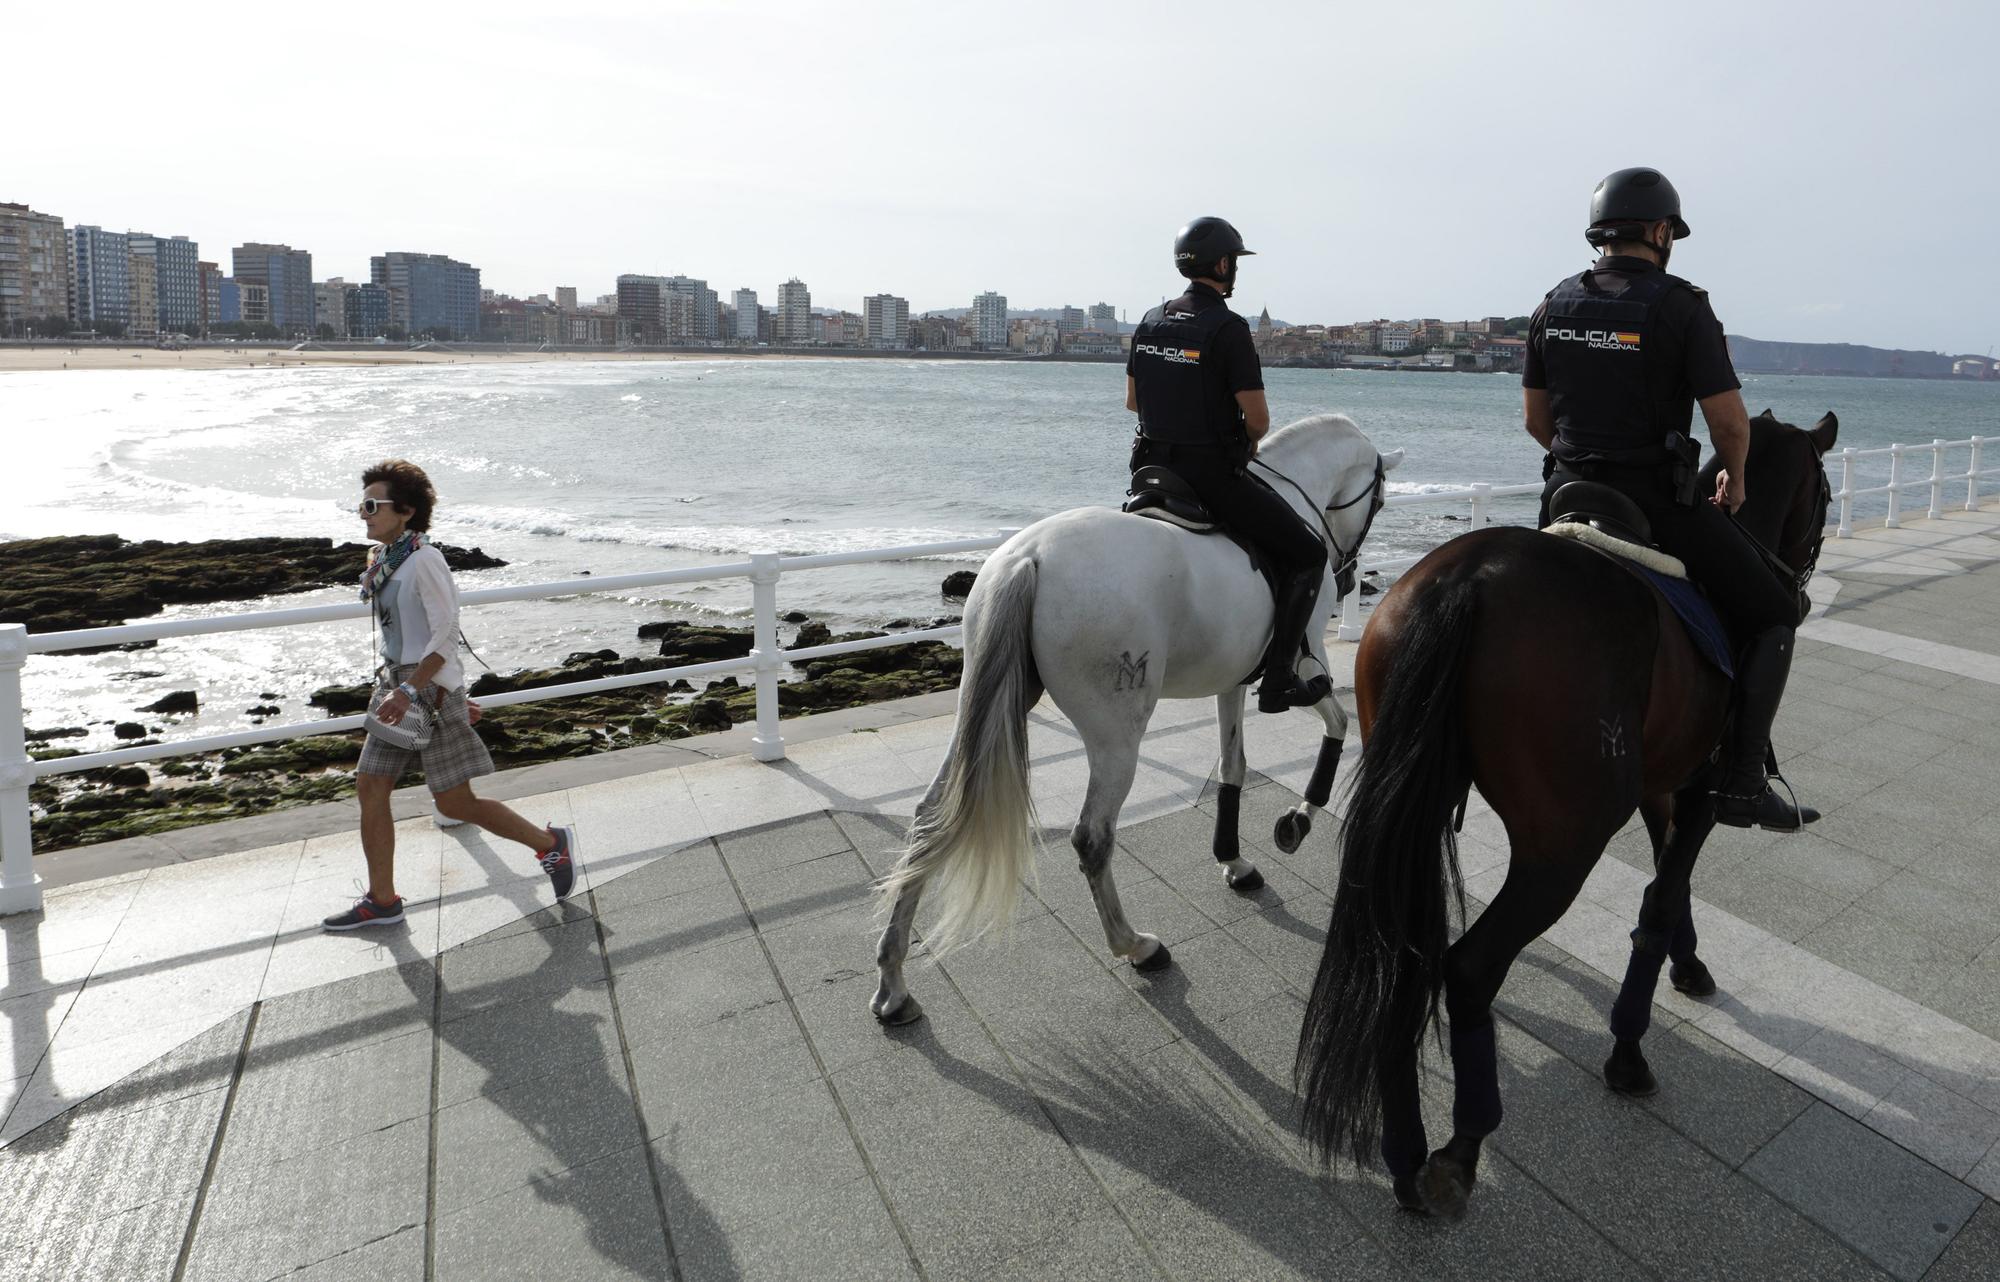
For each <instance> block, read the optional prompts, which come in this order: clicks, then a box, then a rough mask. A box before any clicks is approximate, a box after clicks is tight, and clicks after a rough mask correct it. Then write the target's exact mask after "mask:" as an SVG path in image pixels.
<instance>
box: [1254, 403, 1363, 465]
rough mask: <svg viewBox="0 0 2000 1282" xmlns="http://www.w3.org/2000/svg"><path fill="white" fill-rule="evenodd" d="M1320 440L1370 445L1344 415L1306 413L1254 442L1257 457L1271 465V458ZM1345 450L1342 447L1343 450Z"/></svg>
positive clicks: (1344, 462)
mask: <svg viewBox="0 0 2000 1282" xmlns="http://www.w3.org/2000/svg"><path fill="white" fill-rule="evenodd" d="M1321 441H1325V442H1328V443H1330V444H1335V445H1339V446H1343V447H1347V448H1348V449H1352V448H1353V447H1357V446H1358V447H1362V448H1367V449H1371V450H1372V449H1373V448H1374V447H1373V446H1372V445H1370V444H1369V441H1368V438H1367V437H1366V436H1365V435H1363V434H1362V431H1361V429H1360V428H1359V427H1358V426H1356V425H1355V422H1354V420H1353V419H1351V418H1349V417H1347V415H1345V414H1308V415H1306V417H1304V418H1302V419H1298V420H1296V421H1294V422H1290V423H1287V424H1285V425H1284V426H1283V427H1277V428H1272V429H1271V432H1270V434H1269V435H1268V436H1266V437H1265V438H1264V439H1263V440H1262V441H1259V442H1258V443H1257V456H1258V457H1259V458H1263V459H1267V460H1272V461H1273V465H1274V466H1275V460H1277V459H1281V458H1284V457H1286V456H1287V455H1289V454H1292V453H1293V452H1295V451H1297V450H1300V449H1303V448H1306V446H1307V445H1308V444H1316V443H1318V442H1321ZM1345 452H1346V451H1345V450H1344V451H1343V453H1345ZM1351 461H1352V460H1351V459H1348V458H1345V457H1343V458H1342V459H1341V462H1342V463H1343V464H1346V463H1349V462H1351Z"/></svg>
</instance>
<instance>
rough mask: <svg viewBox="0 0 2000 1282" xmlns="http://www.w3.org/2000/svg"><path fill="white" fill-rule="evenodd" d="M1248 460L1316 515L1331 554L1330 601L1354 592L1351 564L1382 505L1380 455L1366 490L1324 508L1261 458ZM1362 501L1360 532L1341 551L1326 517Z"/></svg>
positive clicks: (1357, 555)
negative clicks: (1364, 514)
mask: <svg viewBox="0 0 2000 1282" xmlns="http://www.w3.org/2000/svg"><path fill="white" fill-rule="evenodd" d="M1250 461H1251V462H1252V463H1255V464H1256V465H1257V466H1258V467H1261V468H1263V469H1264V470H1265V471H1266V472H1269V473H1270V474H1271V475H1272V476H1275V477H1277V478H1278V479H1279V480H1281V481H1283V482H1284V483H1285V484H1287V485H1289V486H1291V487H1292V489H1293V490H1294V491H1296V492H1297V494H1298V496H1299V497H1300V498H1302V499H1304V500H1305V502H1306V506H1307V507H1309V508H1312V509H1313V510H1314V511H1316V512H1318V513H1319V528H1320V529H1321V531H1322V532H1324V533H1325V535H1326V545H1327V548H1328V549H1329V551H1330V553H1331V555H1330V556H1329V558H1328V561H1327V564H1328V565H1330V566H1331V567H1332V568H1333V590H1334V594H1335V595H1334V599H1335V600H1336V601H1338V600H1341V599H1343V598H1345V597H1346V596H1347V595H1348V594H1349V593H1350V592H1352V591H1354V568H1355V563H1356V562H1357V561H1358V560H1359V559H1360V557H1361V545H1362V544H1363V543H1364V542H1366V541H1367V539H1368V531H1369V530H1371V529H1373V528H1374V527H1375V514H1376V513H1378V512H1380V511H1381V510H1382V506H1383V500H1382V476H1383V473H1384V471H1385V469H1384V468H1383V466H1382V455H1381V452H1380V451H1377V452H1376V454H1375V479H1374V480H1373V481H1372V482H1370V483H1369V486H1368V488H1367V489H1365V490H1362V491H1361V492H1360V493H1359V494H1356V495H1355V496H1354V497H1353V498H1351V499H1348V500H1347V501H1346V502H1345V503H1329V504H1328V505H1327V506H1326V507H1324V508H1322V507H1319V506H1318V505H1316V504H1315V503H1314V502H1313V501H1312V496H1311V495H1310V494H1307V493H1306V492H1305V489H1304V487H1303V486H1301V485H1300V484H1299V483H1298V482H1297V481H1294V480H1293V479H1292V478H1291V477H1289V476H1286V475H1285V474H1284V473H1283V472H1280V471H1279V470H1278V469H1277V468H1275V467H1272V466H1271V465H1270V464H1269V463H1266V462H1265V461H1264V460H1263V459H1259V458H1253V459H1251V460H1250ZM1363 499H1368V500H1370V502H1369V504H1368V519H1367V520H1365V521H1363V522H1362V523H1361V533H1360V534H1358V535H1356V536H1355V539H1354V545H1353V547H1351V548H1342V547H1341V546H1340V540H1339V539H1337V538H1335V537H1334V534H1333V526H1331V525H1330V524H1328V523H1327V519H1326V518H1327V515H1328V514H1329V513H1332V512H1345V511H1346V510H1347V509H1348V508H1351V507H1353V506H1354V505H1355V504H1356V503H1359V502H1360V501H1361V500H1363Z"/></svg>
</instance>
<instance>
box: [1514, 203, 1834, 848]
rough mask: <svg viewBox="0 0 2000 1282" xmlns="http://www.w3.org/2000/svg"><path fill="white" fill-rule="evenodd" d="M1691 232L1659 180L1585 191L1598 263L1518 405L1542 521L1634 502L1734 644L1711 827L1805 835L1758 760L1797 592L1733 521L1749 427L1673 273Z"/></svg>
mask: <svg viewBox="0 0 2000 1282" xmlns="http://www.w3.org/2000/svg"><path fill="white" fill-rule="evenodd" d="M1687 235H1688V225H1687V223H1686V222H1684V221H1683V220H1682V218H1681V201H1680V195H1679V194H1678V193H1677V192H1675V190H1674V186H1673V184H1672V183H1670V182H1668V181H1667V179H1666V177H1665V176H1664V175H1663V174H1661V173H1660V172H1659V171H1658V170H1654V169H1621V170H1619V171H1618V172H1617V173H1614V174H1612V175H1610V176H1609V177H1607V178H1606V179H1605V180H1604V181H1603V182H1601V183H1599V184H1598V185H1597V190H1596V191H1595V192H1594V193H1593V194H1592V195H1591V198H1590V227H1589V230H1587V231H1586V232H1585V233H1584V238H1585V239H1586V240H1588V241H1589V242H1590V244H1591V245H1593V246H1595V247H1596V248H1597V249H1598V250H1599V252H1600V254H1601V256H1600V257H1599V258H1598V260H1597V262H1596V263H1595V264H1594V265H1593V266H1592V267H1591V268H1590V270H1588V271H1586V272H1584V273H1582V274H1581V275H1578V276H1573V277H1571V278H1569V279H1567V280H1565V281H1563V282H1562V283H1561V284H1559V285H1557V286H1556V287H1555V288H1554V289H1552V290H1550V291H1549V293H1548V296H1547V297H1546V298H1544V299H1543V300H1542V304H1541V306H1540V307H1538V308H1536V309H1535V314H1534V317H1533V319H1532V320H1531V322H1530V324H1529V327H1528V353H1527V366H1526V371H1525V373H1524V374H1523V375H1522V378H1521V385H1522V388H1523V392H1522V397H1523V402H1524V410H1525V414H1526V418H1527V427H1528V432H1529V434H1530V435H1532V436H1533V437H1534V438H1535V439H1536V440H1537V441H1539V442H1540V443H1541V445H1542V447H1543V448H1544V449H1546V450H1547V451H1548V452H1549V455H1550V458H1549V465H1550V468H1551V469H1552V471H1551V473H1550V475H1549V478H1548V479H1549V485H1548V489H1547V490H1545V491H1544V493H1543V498H1542V519H1543V523H1544V524H1546V523H1547V520H1548V503H1549V499H1550V497H1551V496H1552V495H1553V494H1554V493H1555V491H1556V489H1557V488H1558V487H1560V486H1561V485H1563V484H1565V483H1567V482H1569V481H1573V480H1577V479H1579V478H1581V479H1585V480H1590V481H1596V482H1599V483H1601V484H1605V485H1609V486H1612V487H1613V488H1615V489H1617V490H1619V491H1621V492H1622V493H1624V494H1625V495H1626V496H1627V497H1629V498H1631V499H1632V500H1633V501H1634V502H1636V503H1637V504H1638V505H1639V507H1640V509H1641V510H1642V511H1643V512H1644V513H1645V514H1646V517H1647V518H1648V520H1649V521H1650V522H1651V523H1652V530H1653V537H1654V540H1655V541H1656V542H1657V543H1658V544H1659V546H1660V547H1661V548H1662V549H1663V550H1664V551H1666V552H1668V553H1670V554H1672V555H1674V556H1677V557H1679V558H1680V559H1681V560H1682V561H1683V562H1685V563H1686V565H1687V568H1688V573H1689V575H1690V576H1691V577H1692V578H1693V579H1694V580H1695V581H1696V582H1698V583H1699V584H1701V585H1702V587H1703V588H1704V589H1705V590H1706V591H1707V593H1708V596H1709V599H1710V600H1711V601H1713V602H1714V604H1715V607H1716V610H1717V612H1718V613H1719V614H1720V615H1721V616H1722V619H1723V622H1724V623H1725V624H1726V625H1727V626H1728V627H1729V630H1730V633H1731V635H1732V637H1733V639H1734V641H1735V643H1736V645H1737V647H1738V650H1739V658H1738V663H1737V672H1736V696H1735V697H1736V708H1735V716H1734V719H1733V720H1732V722H1731V726H1730V730H1729V732H1728V735H1727V738H1726V739H1725V741H1724V743H1723V752H1722V775H1721V778H1720V780H1719V782H1718V784H1717V787H1716V791H1715V806H1716V819H1717V820H1718V821H1720V822H1722V823H1725V824H1730V825H1733V826H1735V827H1739V828H1747V827H1749V826H1750V825H1751V824H1753V823H1754V824H1758V825H1761V826H1763V827H1766V828H1774V829H1780V830H1789V829H1795V828H1797V827H1798V826H1799V825H1800V822H1801V816H1800V813H1799V811H1798V810H1797V809H1795V808H1794V807H1793V805H1792V803H1790V802H1788V801H1786V800H1784V799H1783V798H1781V797H1779V796H1778V795H1777V793H1776V792H1774V791H1773V790H1772V789H1771V787H1770V784H1769V782H1768V780H1767V778H1766V775H1765V771H1764V764H1765V758H1766V754H1767V753H1768V751H1769V748H1770V741H1771V723H1772V721H1773V720H1774V719H1775V718H1776V717H1777V714H1778V704H1779V701H1780V700H1781V699H1782V698H1783V697H1784V693H1785V681H1786V678H1787V676H1788V675H1789V673H1790V671H1791V664H1792V642H1793V629H1794V628H1795V627H1796V626H1797V624H1798V621H1799V619H1798V604H1797V596H1796V594H1795V593H1794V591H1793V589H1792V587H1791V585H1789V584H1785V583H1782V582H1780V581H1779V579H1778V578H1777V576H1776V575H1775V574H1773V573H1772V571H1771V570H1770V569H1769V568H1768V567H1767V566H1766V564H1765V562H1764V558H1763V556H1762V555H1761V553H1760V552H1759V551H1758V549H1757V547H1756V545H1755V543H1754V542H1753V541H1752V539H1751V538H1750V536H1749V535H1748V534H1746V533H1745V532H1744V531H1743V530H1741V529H1740V528H1739V527H1738V526H1737V525H1736V523H1735V521H1734V520H1733V519H1731V515H1730V514H1731V513H1733V512H1735V511H1736V509H1737V508H1739V507H1741V506H1742V504H1743V496H1744V493H1745V484H1746V482H1747V480H1748V478H1747V477H1746V476H1745V475H1744V463H1745V458H1746V456H1747V454H1748V451H1749V447H1750V419H1749V415H1748V414H1747V413H1745V411H1744V408H1743V396H1742V393H1741V391H1740V390H1739V389H1740V388H1741V386H1742V385H1741V384H1740V383H1738V382H1737V380H1736V371H1735V370H1734V368H1733V367H1732V366H1731V365H1730V361H1729V348H1728V345H1727V344H1726V342H1725V341H1724V338H1723V333H1722V324H1721V322H1719V321H1718V320H1716V318H1715V313H1714V312H1713V311H1712V310H1710V308H1709V303H1708V295H1707V293H1706V292H1705V291H1703V290H1700V289H1697V288H1695V287H1694V286H1693V285H1691V284H1689V283H1688V282H1687V281H1685V280H1682V279H1681V278H1680V277H1678V276H1671V275H1668V274H1667V271H1666V266H1667V260H1668V259H1669V258H1670V257H1671V256H1672V254H1673V247H1674V242H1675V241H1676V240H1679V239H1681V238H1683V237H1685V236H1687ZM1697 404H1699V405H1700V406H1701V413H1702V418H1703V419H1704V420H1705V421H1706V422H1707V424H1708V436H1709V440H1710V441H1711V442H1712V443H1713V445H1714V446H1715V451H1716V453H1717V454H1718V455H1719V456H1720V457H1721V460H1722V464H1723V468H1724V470H1723V472H1722V474H1721V476H1720V477H1718V485H1717V487H1716V493H1715V494H1713V495H1701V494H1698V493H1696V489H1697V485H1696V478H1697V473H1696V471H1695V465H1696V462H1697V460H1698V458H1699V455H1700V449H1701V447H1700V446H1699V445H1697V444H1695V443H1694V442H1693V440H1692V439H1691V438H1690V437H1689V429H1690V425H1691V424H1692V421H1693V418H1694V407H1695V405H1697Z"/></svg>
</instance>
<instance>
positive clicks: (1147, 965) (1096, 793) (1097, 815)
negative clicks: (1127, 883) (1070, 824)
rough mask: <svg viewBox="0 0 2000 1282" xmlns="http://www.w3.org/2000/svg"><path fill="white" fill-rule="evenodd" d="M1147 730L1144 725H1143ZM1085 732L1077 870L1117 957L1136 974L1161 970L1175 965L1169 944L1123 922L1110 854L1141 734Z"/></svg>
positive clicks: (1073, 841) (1073, 834) (1075, 839)
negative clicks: (1085, 778)
mask: <svg viewBox="0 0 2000 1282" xmlns="http://www.w3.org/2000/svg"><path fill="white" fill-rule="evenodd" d="M1140 724H1141V727H1142V728H1143V726H1144V722H1143V721H1142V722H1141V723H1140ZM1079 728H1083V729H1085V735H1084V751H1085V755H1086V756H1088V757H1089V759H1090V786H1089V787H1088V788H1086V789H1085V790H1084V794H1083V813H1082V814H1080V815H1078V816H1077V819H1076V827H1075V828H1074V829H1072V830H1071V831H1070V835H1069V844H1070V845H1072V846H1074V847H1075V848H1076V861H1077V867H1078V868H1079V869H1081V870H1082V872H1083V876H1084V880H1085V881H1087V882H1089V883H1090V897H1091V899H1092V901H1093V902H1095V903H1096V905H1097V920H1098V921H1099V922H1101V923H1102V924H1103V926H1104V940H1105V942H1106V943H1107V944H1109V945H1110V946H1111V951H1112V953H1113V954H1114V955H1115V956H1118V957H1123V958H1124V959H1125V960H1127V961H1129V962H1131V963H1132V965H1133V967H1134V968H1136V969H1138V970H1158V969H1159V968H1160V967H1162V966H1165V965H1167V964H1168V963H1169V962H1171V961H1173V955H1172V954H1171V953H1169V952H1168V951H1167V946H1166V945H1165V944H1163V943H1161V942H1160V941H1159V939H1158V938H1157V937H1155V936H1153V935H1148V934H1145V933H1143V932H1141V931H1136V930H1134V929H1132V923H1131V922H1129V921H1127V920H1125V906H1124V905H1123V904H1122V903H1120V902H1119V900H1118V886H1117V884H1116V883H1115V882H1114V881H1113V880H1112V877H1111V855H1112V852H1113V851H1114V850H1115V849H1117V846H1116V842H1115V838H1116V835H1117V832H1118V811H1119V809H1120V808H1121V807H1123V806H1124V804H1125V797H1126V795H1127V794H1128V793H1130V792H1131V791H1132V779H1133V776H1134V775H1136V774H1137V773H1138V769H1139V739H1138V736H1137V735H1132V736H1129V737H1127V736H1125V735H1117V736H1113V738H1112V741H1111V742H1108V743H1107V742H1106V741H1105V739H1104V738H1102V737H1100V736H1099V735H1098V734H1096V733H1092V732H1091V731H1090V730H1089V729H1088V728H1085V727H1081V726H1080V727H1079Z"/></svg>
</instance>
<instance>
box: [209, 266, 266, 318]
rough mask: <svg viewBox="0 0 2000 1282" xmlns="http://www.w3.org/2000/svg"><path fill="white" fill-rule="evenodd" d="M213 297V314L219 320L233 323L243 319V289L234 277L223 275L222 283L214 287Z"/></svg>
mask: <svg viewBox="0 0 2000 1282" xmlns="http://www.w3.org/2000/svg"><path fill="white" fill-rule="evenodd" d="M258 288H260V289H261V288H262V286H259V287H258ZM215 297H216V308H215V315H216V319H217V320H218V321H219V322H221V323H222V324H224V325H234V324H236V323H237V322H238V321H240V320H242V319H243V289H242V287H241V286H240V285H238V284H237V283H236V281H235V278H233V277H230V276H224V277H223V278H222V283H221V284H220V285H218V286H217V287H216V292H215Z"/></svg>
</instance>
